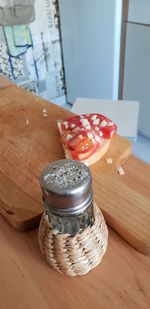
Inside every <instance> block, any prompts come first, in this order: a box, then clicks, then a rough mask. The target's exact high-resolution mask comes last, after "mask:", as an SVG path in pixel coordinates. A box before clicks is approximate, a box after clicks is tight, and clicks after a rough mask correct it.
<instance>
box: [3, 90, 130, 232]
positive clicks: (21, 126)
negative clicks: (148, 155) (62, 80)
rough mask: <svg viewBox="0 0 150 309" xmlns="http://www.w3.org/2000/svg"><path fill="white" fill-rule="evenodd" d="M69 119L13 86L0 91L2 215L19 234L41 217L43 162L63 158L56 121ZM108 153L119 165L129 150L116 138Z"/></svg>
mask: <svg viewBox="0 0 150 309" xmlns="http://www.w3.org/2000/svg"><path fill="white" fill-rule="evenodd" d="M43 108H44V109H45V108H46V109H47V113H48V117H47V118H44V117H43V111H42V110H43ZM70 114H71V113H70V112H67V111H66V110H63V109H61V108H60V107H58V106H56V105H54V104H50V103H47V102H46V101H44V100H42V99H40V98H38V97H36V96H33V95H31V94H29V93H27V92H25V91H24V90H23V89H21V88H18V87H16V86H14V87H12V86H11V88H7V90H6V89H1V95H0V118H1V123H0V156H1V170H0V173H1V177H0V186H1V192H0V203H1V204H0V212H1V213H2V214H3V215H4V217H5V218H6V219H7V220H8V221H9V222H10V223H11V224H12V225H13V226H14V227H15V228H17V229H19V230H26V229H28V228H31V227H34V226H35V225H36V224H37V223H38V222H39V219H40V216H41V213H42V212H43V205H42V200H41V190H40V187H39V176H40V174H41V171H42V169H43V168H44V167H45V165H47V163H49V162H51V161H55V160H58V159H61V158H64V153H63V150H62V147H61V144H60V136H59V132H58V129H57V125H56V122H57V120H58V119H59V118H61V119H63V118H65V117H68V116H69V115H70ZM26 120H28V121H29V124H28V125H27V124H26ZM110 149H111V154H112V157H113V159H114V160H116V164H117V162H119V161H120V160H121V161H122V160H124V159H126V158H127V157H128V156H129V154H130V151H131V146H130V142H128V141H127V140H124V139H122V138H121V137H119V136H118V137H116V138H115V139H114V140H113V141H112V145H111V148H110ZM103 165H104V167H105V165H106V163H105V161H103ZM96 166H97V168H98V167H99V163H97V164H96Z"/></svg>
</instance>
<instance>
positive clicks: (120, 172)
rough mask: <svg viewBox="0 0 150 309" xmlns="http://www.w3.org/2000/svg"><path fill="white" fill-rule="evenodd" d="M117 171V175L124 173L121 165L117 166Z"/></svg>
mask: <svg viewBox="0 0 150 309" xmlns="http://www.w3.org/2000/svg"><path fill="white" fill-rule="evenodd" d="M117 171H118V173H119V175H124V174H125V172H124V170H123V168H122V167H121V166H118V169H117Z"/></svg>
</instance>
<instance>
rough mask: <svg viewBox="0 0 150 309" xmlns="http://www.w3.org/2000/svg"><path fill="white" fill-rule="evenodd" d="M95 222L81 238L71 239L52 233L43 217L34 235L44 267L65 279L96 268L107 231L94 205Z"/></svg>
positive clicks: (79, 236)
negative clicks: (64, 275) (55, 271)
mask: <svg viewBox="0 0 150 309" xmlns="http://www.w3.org/2000/svg"><path fill="white" fill-rule="evenodd" d="M94 214H95V221H94V224H93V225H92V226H91V227H90V226H88V227H87V228H86V229H85V230H84V231H83V232H82V233H81V234H76V235H74V236H71V235H69V234H59V233H58V232H57V230H54V229H53V228H52V226H51V225H50V223H49V221H48V216H47V215H46V214H45V213H44V214H43V216H42V218H41V222H40V226H39V232H38V240H39V246H40V250H41V252H42V254H43V255H44V256H45V259H46V261H47V262H48V264H49V265H50V266H51V267H53V268H54V269H55V270H57V271H58V272H60V273H63V274H66V275H68V276H77V275H78V276H79V275H80V276H81V275H84V274H86V273H88V272H89V271H90V270H91V269H93V268H94V267H96V266H97V265H98V264H99V263H100V261H101V259H102V257H103V255H104V254H105V251H106V248H107V239H108V230H107V226H106V223H105V220H104V218H103V215H102V213H101V211H100V209H99V208H98V207H97V206H96V204H94Z"/></svg>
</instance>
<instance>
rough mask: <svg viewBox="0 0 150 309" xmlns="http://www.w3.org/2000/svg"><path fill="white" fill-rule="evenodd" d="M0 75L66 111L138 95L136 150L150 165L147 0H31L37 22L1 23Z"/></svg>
mask: <svg viewBox="0 0 150 309" xmlns="http://www.w3.org/2000/svg"><path fill="white" fill-rule="evenodd" d="M16 42H17V44H16ZM0 74H2V75H4V76H6V77H8V78H9V79H11V80H15V82H16V83H18V84H19V85H21V86H23V87H24V88H25V89H27V90H28V91H31V92H35V93H36V94H37V95H39V96H41V97H43V98H45V99H47V100H49V101H51V102H54V103H56V104H58V105H61V106H63V107H64V108H68V109H71V104H73V103H74V101H75V99H76V98H77V97H84V98H93V99H95V98H97V99H107V100H108V99H109V100H118V99H120V100H129V101H132V100H133V101H139V102H140V112H139V121H138V137H137V140H136V142H134V143H133V153H134V154H135V155H137V156H138V157H140V158H142V159H143V160H145V161H146V162H149V163H150V1H149V0H142V1H141V0H111V1H110V0H36V1H35V21H34V22H32V23H31V24H29V25H19V26H13V27H10V26H5V27H0ZM124 116H125V117H126V118H127V122H128V115H124Z"/></svg>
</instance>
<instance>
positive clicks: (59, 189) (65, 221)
mask: <svg viewBox="0 0 150 309" xmlns="http://www.w3.org/2000/svg"><path fill="white" fill-rule="evenodd" d="M40 184H41V188H42V191H43V200H44V205H45V210H46V213H47V215H48V219H49V222H50V225H51V226H52V228H53V229H56V230H57V231H58V232H59V233H68V234H70V235H75V234H77V233H81V232H82V231H83V230H84V229H85V228H86V227H87V226H89V225H92V224H93V223H94V211H93V192H92V176H91V172H90V170H89V168H88V167H87V166H86V165H85V164H84V163H82V162H80V161H76V160H59V161H55V162H53V163H51V164H49V165H48V166H47V167H46V169H45V170H44V171H43V173H42V175H41V177H40Z"/></svg>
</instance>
